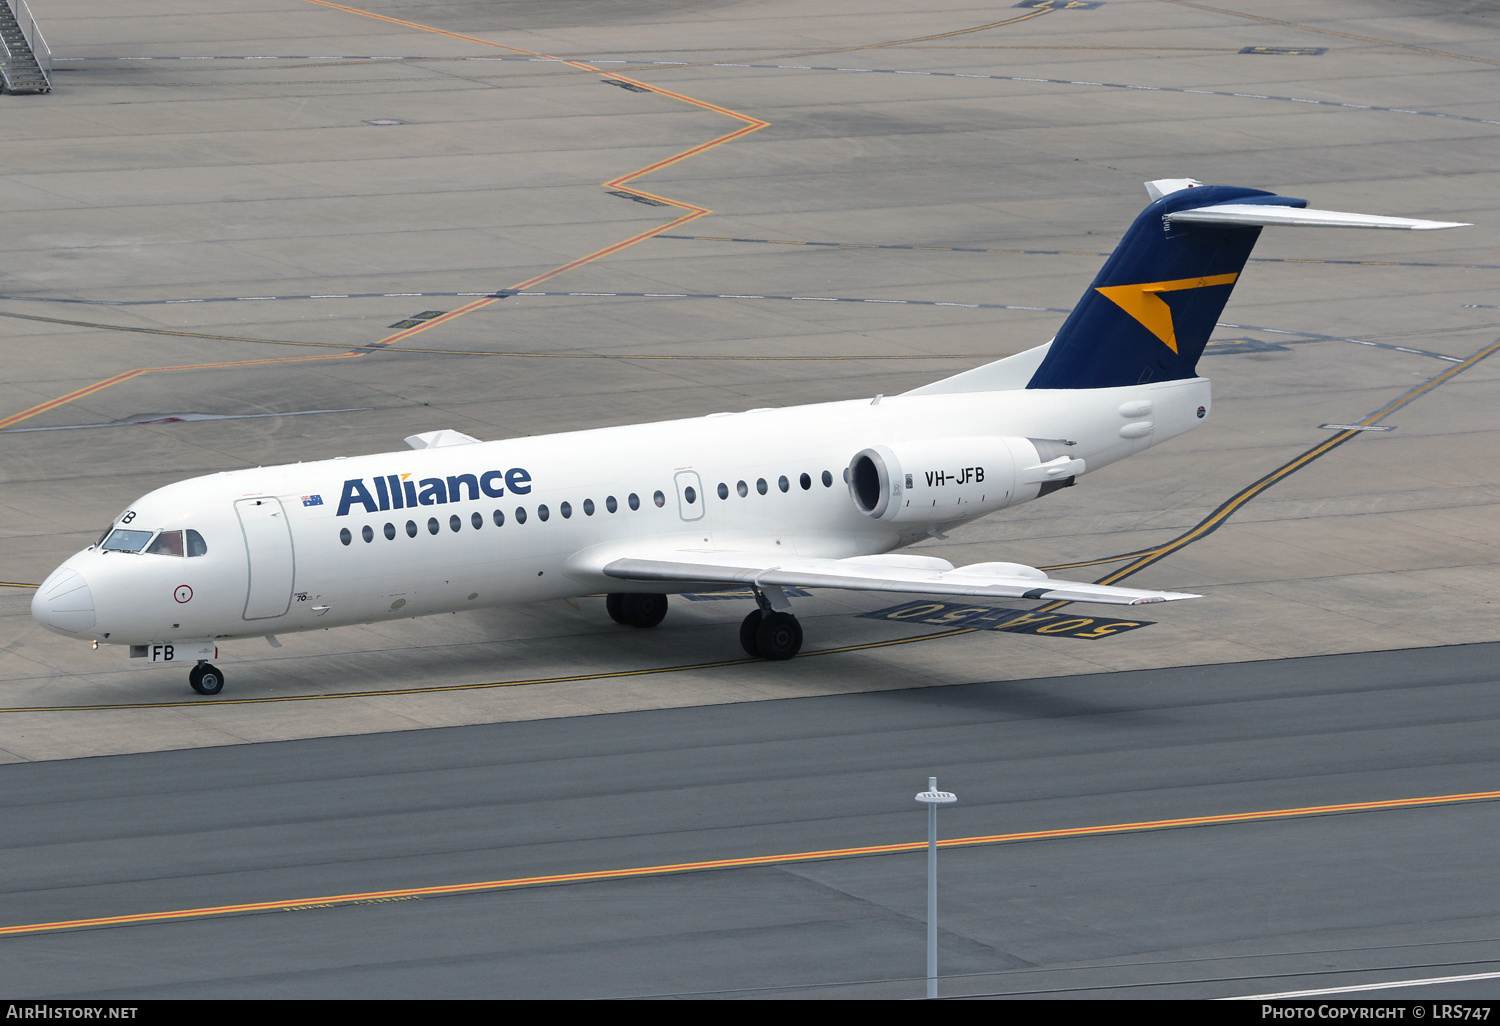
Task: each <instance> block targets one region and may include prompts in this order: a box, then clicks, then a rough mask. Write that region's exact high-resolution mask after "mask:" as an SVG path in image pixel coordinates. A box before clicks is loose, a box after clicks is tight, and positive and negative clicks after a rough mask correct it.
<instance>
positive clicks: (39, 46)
mask: <svg viewBox="0 0 1500 1026" xmlns="http://www.w3.org/2000/svg"><path fill="white" fill-rule="evenodd" d="M0 85H3V86H4V87H5V88H4V91H5V92H8V93H50V92H51V91H52V51H51V49H49V48H48V46H47V41H46V40H45V39H43V38H42V33H41V30H39V29H38V28H37V27H36V19H35V18H33V17H32V16H31V9H30V8H29V7H27V6H26V0H0Z"/></svg>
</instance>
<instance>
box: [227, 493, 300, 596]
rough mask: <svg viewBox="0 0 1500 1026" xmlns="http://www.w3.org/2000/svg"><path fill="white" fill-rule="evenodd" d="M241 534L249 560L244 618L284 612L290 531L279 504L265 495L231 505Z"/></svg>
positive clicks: (291, 567)
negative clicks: (242, 534)
mask: <svg viewBox="0 0 1500 1026" xmlns="http://www.w3.org/2000/svg"><path fill="white" fill-rule="evenodd" d="M234 511H235V512H236V513H238V514H239V515H240V528H241V529H242V530H243V531H244V532H245V551H246V552H247V553H249V557H250V589H249V594H247V595H246V596H245V619H246V620H268V619H270V618H272V617H276V616H281V615H283V614H285V613H286V611H287V609H288V608H290V607H291V604H292V575H293V570H294V564H293V560H292V531H291V528H290V527H289V526H288V525H287V522H286V511H285V510H284V509H282V508H281V503H280V502H279V501H278V500H277V499H275V498H273V497H271V496H266V497H263V498H259V499H241V500H239V501H238V502H236V503H235V504H234Z"/></svg>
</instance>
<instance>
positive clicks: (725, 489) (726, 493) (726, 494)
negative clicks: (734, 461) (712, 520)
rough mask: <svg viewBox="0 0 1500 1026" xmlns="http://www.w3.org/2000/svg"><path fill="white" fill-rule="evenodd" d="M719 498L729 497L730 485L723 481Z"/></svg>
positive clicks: (720, 484) (720, 485) (720, 483)
mask: <svg viewBox="0 0 1500 1026" xmlns="http://www.w3.org/2000/svg"><path fill="white" fill-rule="evenodd" d="M719 498H721V499H727V498H729V486H728V485H727V484H725V483H724V482H723V481H720V482H719Z"/></svg>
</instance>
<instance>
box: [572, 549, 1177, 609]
mask: <svg viewBox="0 0 1500 1026" xmlns="http://www.w3.org/2000/svg"><path fill="white" fill-rule="evenodd" d="M600 569H601V571H602V572H603V573H604V575H605V576H607V577H613V578H616V579H617V580H622V581H636V582H642V583H644V582H660V583H664V584H673V585H685V584H692V585H720V586H722V585H726V584H731V585H735V584H737V585H741V586H746V587H758V588H767V587H779V588H788V587H795V588H840V589H843V590H846V591H894V592H902V593H906V594H913V595H960V596H964V597H966V598H1028V599H1046V600H1059V599H1060V600H1065V601H1069V602H1102V603H1106V604H1110V605H1122V606H1138V605H1145V604H1148V603H1152V602H1172V601H1175V600H1176V599H1190V598H1201V597H1202V596H1201V595H1190V594H1187V593H1185V592H1179V591H1143V590H1140V589H1136V588H1115V587H1110V586H1108V585H1103V584H1081V583H1078V582H1075V581H1059V580H1054V579H1052V578H1050V577H1048V576H1047V575H1046V574H1044V573H1043V572H1042V571H1040V570H1038V569H1036V568H1035V567H1029V566H1023V565H1021V564H1019V563H974V564H971V565H969V566H963V567H955V566H954V565H953V564H952V563H949V562H948V561H947V560H943V559H935V558H932V557H930V556H911V555H887V556H855V557H853V558H850V559H805V558H786V557H780V556H777V555H775V554H760V553H753V552H727V551H705V552H693V551H678V552H664V553H660V554H658V555H656V556H653V557H650V558H643V557H635V556H623V557H620V558H616V559H612V560H610V561H609V562H608V563H605V564H604V565H603V566H602V567H601V568H600Z"/></svg>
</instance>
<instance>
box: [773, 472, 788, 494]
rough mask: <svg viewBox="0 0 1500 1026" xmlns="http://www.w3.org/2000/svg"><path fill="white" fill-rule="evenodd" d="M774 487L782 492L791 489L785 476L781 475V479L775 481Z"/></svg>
mask: <svg viewBox="0 0 1500 1026" xmlns="http://www.w3.org/2000/svg"><path fill="white" fill-rule="evenodd" d="M776 487H777V488H780V489H781V490H782V491H786V490H787V489H789V488H791V487H792V483H791V482H790V481H788V480H787V479H786V475H785V474H782V475H781V477H780V478H778V479H777V481H776Z"/></svg>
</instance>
